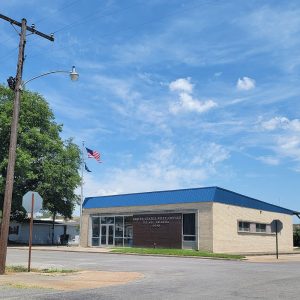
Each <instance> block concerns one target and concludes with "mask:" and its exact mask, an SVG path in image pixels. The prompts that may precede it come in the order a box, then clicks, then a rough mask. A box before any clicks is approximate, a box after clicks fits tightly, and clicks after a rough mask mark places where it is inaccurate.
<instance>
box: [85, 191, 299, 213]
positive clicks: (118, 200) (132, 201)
mask: <svg viewBox="0 0 300 300" xmlns="http://www.w3.org/2000/svg"><path fill="white" fill-rule="evenodd" d="M197 202H219V203H224V204H230V205H236V206H242V207H247V208H253V209H259V210H266V211H272V212H278V213H284V214H288V215H293V214H299V213H297V212H295V211H292V210H289V209H286V208H283V207H280V206H277V205H273V204H270V203H267V202H263V201H260V200H257V199H254V198H250V197H247V196H244V195H241V194H238V193H235V192H232V191H229V190H226V189H223V188H219V187H204V188H192V189H181V190H172V191H157V192H146V193H135V194H123V195H112V196H99V197H87V198H85V200H84V202H83V209H91V208H109V207H127V206H148V205H164V204H178V203H197Z"/></svg>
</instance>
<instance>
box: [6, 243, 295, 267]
mask: <svg viewBox="0 0 300 300" xmlns="http://www.w3.org/2000/svg"><path fill="white" fill-rule="evenodd" d="M9 249H18V250H26V251H28V246H9ZM32 250H33V251H65V252H85V253H110V252H111V250H112V248H100V247H99V248H98V247H95V248H94V247H80V246H76V245H71V246H32ZM132 255H135V254H132ZM137 255H138V254H137ZM182 257H183V256H182ZM245 257H246V259H245V260H244V261H248V262H261V263H265V262H267V263H271V262H272V263H277V262H300V251H299V250H295V251H293V252H291V253H284V254H279V258H278V259H277V258H276V255H275V254H257V255H255V254H251V255H250V254H249V255H245ZM197 258H208V259H215V258H213V257H197Z"/></svg>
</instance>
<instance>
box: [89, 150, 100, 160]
mask: <svg viewBox="0 0 300 300" xmlns="http://www.w3.org/2000/svg"><path fill="white" fill-rule="evenodd" d="M85 149H86V151H87V153H88V158H95V159H96V160H97V161H98V162H100V153H99V152H98V151H94V150H91V149H89V148H85Z"/></svg>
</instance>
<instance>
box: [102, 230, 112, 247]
mask: <svg viewBox="0 0 300 300" xmlns="http://www.w3.org/2000/svg"><path fill="white" fill-rule="evenodd" d="M113 244H114V225H101V246H111V245H113Z"/></svg>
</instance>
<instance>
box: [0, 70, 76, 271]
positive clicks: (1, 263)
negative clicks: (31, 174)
mask: <svg viewBox="0 0 300 300" xmlns="http://www.w3.org/2000/svg"><path fill="white" fill-rule="evenodd" d="M21 73H22V72H21V71H20V70H18V72H17V77H16V78H13V77H10V78H9V79H8V80H7V82H8V85H9V87H10V88H11V89H13V90H14V91H15V101H14V109H13V117H12V122H11V133H10V144H9V153H8V163H7V173H6V182H5V192H4V201H3V210H2V224H1V235H0V275H2V274H4V273H5V263H6V254H7V240H8V232H9V222H10V213H11V202H12V193H13V184H14V172H15V161H16V145H17V129H18V121H19V109H20V104H19V103H20V92H21V91H22V90H23V88H24V86H25V85H26V84H27V83H28V82H30V81H32V80H35V79H37V78H40V77H43V76H46V75H49V74H53V73H68V74H69V75H70V78H71V80H73V81H74V80H77V79H78V77H79V74H78V73H77V72H76V69H75V66H73V67H72V70H71V71H61V70H58V71H51V72H47V73H43V74H41V75H38V76H35V77H33V78H31V79H29V80H27V81H25V82H22V81H21V75H20V74H21Z"/></svg>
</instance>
